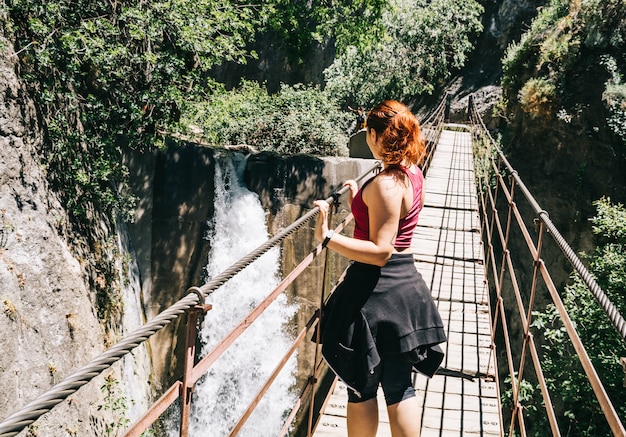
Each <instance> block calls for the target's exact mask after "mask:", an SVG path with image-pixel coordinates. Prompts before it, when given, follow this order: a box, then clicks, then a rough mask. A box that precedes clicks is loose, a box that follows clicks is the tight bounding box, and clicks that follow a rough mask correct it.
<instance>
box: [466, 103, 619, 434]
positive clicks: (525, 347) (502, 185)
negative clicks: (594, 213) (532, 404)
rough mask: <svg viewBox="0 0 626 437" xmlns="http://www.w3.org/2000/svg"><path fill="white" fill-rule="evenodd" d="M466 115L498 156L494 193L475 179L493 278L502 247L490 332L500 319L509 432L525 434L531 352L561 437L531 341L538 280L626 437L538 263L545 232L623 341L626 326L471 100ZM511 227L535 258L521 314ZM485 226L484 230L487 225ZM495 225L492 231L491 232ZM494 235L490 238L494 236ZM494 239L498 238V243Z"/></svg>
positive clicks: (616, 428) (608, 411)
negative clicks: (514, 324)
mask: <svg viewBox="0 0 626 437" xmlns="http://www.w3.org/2000/svg"><path fill="white" fill-rule="evenodd" d="M468 113H469V114H470V117H471V120H472V123H473V125H474V127H475V133H477V132H479V133H481V134H483V135H484V136H483V138H486V141H487V142H488V143H489V146H488V147H491V148H493V149H494V150H495V154H496V155H497V162H496V159H495V158H494V157H493V156H492V157H490V158H489V162H490V166H491V169H492V171H493V173H494V174H495V176H496V181H495V187H493V191H495V193H496V194H493V193H492V189H491V188H490V187H487V186H484V185H486V184H483V181H482V180H480V179H479V183H480V184H481V206H482V215H483V220H484V221H485V223H483V226H482V230H483V235H484V236H485V239H486V240H487V245H488V253H487V260H488V262H487V265H489V264H490V263H491V264H490V265H491V269H492V271H493V275H494V279H495V275H496V272H497V270H498V269H497V263H496V260H495V250H494V242H497V243H499V244H500V246H501V251H502V260H501V268H500V271H499V274H498V278H497V281H494V282H495V288H496V299H497V300H496V309H495V314H494V318H493V320H494V322H493V323H494V329H493V331H494V332H495V331H496V329H495V328H496V323H497V321H498V320H500V322H501V324H502V327H503V331H504V342H505V346H506V353H507V357H508V360H509V374H510V379H511V385H512V393H513V406H512V416H511V423H510V429H509V433H510V434H511V435H512V434H513V433H514V430H515V428H516V426H515V424H516V423H517V424H518V425H519V431H520V432H521V433H522V435H525V424H524V417H523V413H522V411H523V406H522V404H521V402H520V392H521V383H522V381H523V377H524V366H525V359H526V355H527V353H528V352H529V353H530V355H531V359H532V362H533V366H534V370H535V374H536V377H537V379H538V382H539V385H540V387H541V392H542V396H543V399H544V406H545V408H546V411H547V415H548V420H549V423H550V427H551V429H552V434H553V435H555V436H557V435H560V431H559V429H558V423H557V419H556V415H555V412H554V408H553V405H552V402H551V400H550V394H549V392H548V387H547V383H546V379H545V377H544V375H543V372H542V369H541V363H540V359H539V354H538V352H537V348H536V345H535V343H534V337H533V335H532V333H531V332H530V327H531V326H530V325H531V318H532V312H533V304H534V301H535V294H536V289H537V284H538V280H539V278H541V279H542V280H543V283H544V284H545V286H546V288H547V290H548V291H549V294H550V297H551V299H552V301H553V303H554V305H555V307H556V309H557V311H558V313H559V316H560V318H561V320H562V322H563V325H564V327H565V330H566V332H567V334H568V336H569V338H570V340H571V342H572V344H573V346H574V349H575V351H576V353H577V355H578V358H579V360H580V362H581V364H582V367H583V370H584V372H585V374H586V375H587V378H588V380H589V382H590V384H591V387H592V389H593V391H594V394H595V396H596V398H597V400H598V402H599V404H600V406H601V408H602V411H603V413H604V416H605V418H606V420H607V422H608V424H609V426H610V428H611V430H612V432H613V433H614V434H615V435H619V436H622V435H626V431H625V429H624V426H623V425H622V423H621V421H620V419H619V417H618V416H617V413H616V411H615V408H614V407H613V405H612V404H611V401H610V399H609V398H608V396H607V393H606V391H605V389H604V387H603V385H602V383H601V381H600V379H599V377H598V375H597V373H596V371H595V369H594V367H593V364H592V363H591V360H590V358H589V356H588V354H587V352H586V350H585V348H584V345H583V344H582V341H581V340H580V338H579V336H578V334H577V332H576V329H575V327H574V324H573V322H572V321H571V320H570V318H569V316H568V314H567V311H566V308H565V306H564V305H563V302H562V300H561V298H560V296H559V293H558V291H557V289H556V286H555V285H554V283H553V281H552V278H551V277H550V274H549V272H548V270H547V268H546V265H545V262H544V260H543V259H542V258H541V251H542V245H543V240H544V238H545V236H544V234H545V231H546V230H547V232H548V233H549V234H550V235H551V236H552V237H553V238H554V240H555V242H556V243H557V244H558V246H559V248H560V249H561V251H562V252H563V254H564V255H565V256H566V258H567V259H568V261H570V263H571V265H572V266H573V267H574V268H575V270H576V271H577V272H578V273H579V275H580V276H581V277H582V278H583V280H584V282H585V284H586V285H587V286H588V288H589V290H590V291H591V292H592V294H593V295H594V296H595V297H596V299H597V301H598V302H599V304H600V305H601V307H602V309H603V310H604V311H605V312H606V313H607V315H608V316H609V318H610V320H611V322H612V323H613V326H614V327H615V328H616V329H617V330H618V332H619V333H620V334H621V335H622V338H624V337H625V334H626V324H625V323H624V320H623V318H622V317H621V315H620V314H619V313H618V312H617V310H616V309H615V308H614V306H613V305H612V303H611V302H610V301H609V300H608V298H607V297H606V295H605V294H604V293H603V292H602V290H601V289H600V287H599V286H598V284H597V283H596V282H595V280H594V279H593V278H592V276H591V275H590V274H589V272H588V271H587V270H586V269H585V267H584V266H583V265H582V262H581V261H580V260H579V259H578V257H577V256H576V255H575V254H574V252H573V250H572V249H571V248H570V247H569V245H568V244H567V243H566V242H565V240H564V238H563V237H562V236H561V235H560V233H559V232H558V230H557V229H556V227H555V226H554V224H553V223H552V222H551V221H550V219H549V216H548V213H547V212H546V211H545V210H543V209H541V207H540V206H539V204H538V203H537V202H536V200H535V199H534V198H533V197H532V195H531V194H530V192H529V191H528V189H527V188H526V186H525V185H524V184H523V182H522V181H521V179H520V178H519V176H518V174H517V172H516V171H515V170H514V169H513V168H512V166H511V165H510V164H509V162H508V161H507V160H506V158H505V156H504V154H503V153H502V151H501V150H500V149H499V148H498V147H497V144H496V143H495V141H494V140H493V138H492V137H491V135H490V134H489V132H488V131H487V130H486V128H485V125H484V124H483V122H482V119H481V117H480V115H479V114H478V111H477V109H476V107H475V105H474V104H473V101H472V100H471V99H470V108H469V109H468ZM502 165H504V166H505V169H504V170H506V171H507V172H508V173H509V174H510V177H509V180H510V186H507V183H506V182H505V177H504V176H503V173H504V171H503V169H502ZM516 188H517V191H519V192H520V193H521V194H522V195H523V196H524V198H525V199H526V200H527V201H528V202H529V203H530V205H531V207H532V209H533V210H534V212H535V214H536V215H537V219H536V223H538V226H539V235H538V241H537V244H536V245H535V243H534V242H533V240H532V238H531V236H530V233H529V232H528V229H527V227H526V225H525V224H524V221H523V218H522V216H521V213H520V211H519V209H518V208H517V205H516V203H515V200H514V196H515V189H516ZM500 190H501V191H502V193H503V194H504V196H505V199H504V200H505V201H506V203H507V204H508V215H507V220H506V225H505V228H504V229H503V227H502V224H501V222H500V218H499V215H498V209H497V206H496V205H497V203H496V200H497V193H498V192H499V191H500ZM513 222H515V223H517V225H518V227H519V230H520V231H521V233H522V236H523V238H524V241H525V242H526V245H527V247H528V250H529V252H530V254H531V256H532V258H533V275H532V283H531V292H530V296H529V299H528V301H529V303H528V308H527V309H526V310H525V309H524V303H523V299H522V294H521V290H520V289H519V286H518V281H517V278H516V275H515V270H514V267H513V262H512V258H511V254H510V251H509V247H508V246H509V236H510V231H511V227H512V224H513ZM487 224H488V226H487ZM494 226H495V229H494ZM495 231H497V233H495V234H494V232H495ZM496 237H497V239H496ZM507 273H508V274H509V279H510V283H511V286H512V288H513V292H514V295H515V299H516V302H517V306H518V312H519V316H520V319H521V321H522V325H523V330H524V339H523V344H522V350H521V357H520V363H519V368H518V371H517V372H516V371H515V368H514V366H513V352H512V348H511V344H510V340H509V332H508V326H507V321H506V318H507V316H506V314H507V313H506V312H505V306H504V300H503V296H502V290H503V288H504V278H505V276H506V274H507Z"/></svg>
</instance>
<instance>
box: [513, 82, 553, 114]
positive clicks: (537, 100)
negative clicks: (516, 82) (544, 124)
mask: <svg viewBox="0 0 626 437" xmlns="http://www.w3.org/2000/svg"><path fill="white" fill-rule="evenodd" d="M518 98H519V102H520V105H521V107H522V110H523V111H524V112H525V113H527V114H529V115H530V116H531V117H533V118H540V119H548V118H550V117H551V116H552V115H553V114H554V108H555V106H556V100H557V97H556V89H555V86H554V85H553V84H552V83H550V82H549V81H548V80H546V79H543V78H533V79H530V80H528V81H527V82H526V83H525V84H524V86H523V87H522V89H521V90H520V92H519V95H518Z"/></svg>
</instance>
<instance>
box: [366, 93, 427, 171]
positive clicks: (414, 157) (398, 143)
mask: <svg viewBox="0 0 626 437" xmlns="http://www.w3.org/2000/svg"><path fill="white" fill-rule="evenodd" d="M367 129H374V130H375V131H376V134H377V136H378V138H379V140H380V142H381V150H380V155H381V159H382V160H383V162H385V163H386V164H387V165H400V164H404V165H406V166H407V167H408V166H410V165H412V164H418V165H420V164H421V163H422V161H423V159H424V152H425V144H424V139H423V138H422V135H421V129H420V126H419V122H418V121H417V117H415V115H413V113H412V112H411V111H409V108H407V107H406V106H405V105H404V104H402V103H400V102H398V101H396V100H385V101H383V102H381V103H379V104H378V105H376V106H375V107H374V109H372V110H371V111H370V112H369V114H368V116H367Z"/></svg>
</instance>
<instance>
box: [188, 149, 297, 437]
mask: <svg viewBox="0 0 626 437" xmlns="http://www.w3.org/2000/svg"><path fill="white" fill-rule="evenodd" d="M217 160H218V162H217V163H216V169H215V187H216V188H215V191H216V192H215V201H214V203H215V205H214V206H215V208H214V210H215V211H214V217H213V220H212V221H211V222H210V223H209V230H208V232H207V239H209V241H210V242H211V251H210V254H209V259H208V263H207V265H206V276H207V279H210V278H212V277H214V276H215V275H217V274H219V273H221V272H222V271H224V270H225V269H226V268H228V267H230V266H231V265H232V264H233V263H235V262H237V261H238V260H239V259H241V258H242V257H243V256H245V255H246V254H248V253H249V252H251V251H252V250H254V249H255V248H257V247H258V246H259V245H261V244H262V243H264V242H265V241H266V240H267V239H268V238H269V235H268V231H267V228H266V213H265V212H264V210H263V208H262V206H261V202H260V200H259V198H258V196H257V195H256V194H255V193H252V192H251V191H249V190H248V189H247V188H246V187H245V186H244V184H243V182H242V180H241V179H242V175H243V170H244V168H245V157H244V156H243V155H241V154H234V155H228V156H221V157H217ZM279 261H280V252H279V248H277V247H276V248H273V249H272V250H270V251H269V252H267V253H266V254H264V255H263V256H262V257H260V258H259V259H257V260H256V261H255V262H254V263H253V264H251V265H250V266H248V267H246V268H245V269H244V270H242V271H241V272H240V273H239V274H237V275H236V276H235V277H234V278H232V279H231V280H229V281H228V282H227V283H226V284H224V285H223V286H221V287H220V288H218V289H217V290H215V291H214V292H213V293H211V294H210V295H209V296H208V298H207V303H210V304H212V305H213V309H212V310H210V311H209V312H208V313H207V314H206V316H205V318H204V321H203V324H202V327H201V333H200V339H201V342H202V349H201V355H202V356H204V355H206V354H207V353H208V352H209V351H210V350H211V349H212V348H213V347H214V346H215V345H216V344H217V343H219V341H220V340H221V339H222V338H223V337H224V336H225V335H226V334H228V333H229V332H230V331H231V330H232V329H233V328H234V327H235V326H236V325H237V324H238V323H239V322H241V320H243V318H244V317H245V316H246V315H247V314H248V313H249V312H250V311H251V310H252V309H253V308H254V307H255V306H256V305H257V304H258V303H259V302H260V301H261V300H263V299H264V298H265V297H266V296H267V295H268V294H269V293H270V292H271V291H272V290H273V289H274V288H275V287H276V285H278V283H279V282H280V278H279V276H278V271H279ZM294 313H295V307H294V306H293V305H289V304H288V303H287V299H286V297H285V296H284V294H283V295H281V296H280V297H279V298H278V299H277V300H276V301H275V302H274V303H273V304H272V305H270V307H269V308H268V309H267V310H266V311H265V312H264V313H263V314H262V315H261V316H260V317H259V318H258V319H257V320H256V321H255V322H254V323H253V324H252V326H251V327H250V328H249V329H248V330H247V331H246V332H245V333H244V334H243V335H242V336H241V337H240V338H239V339H238V340H237V341H236V342H235V343H234V344H233V346H231V347H230V348H229V349H228V350H227V351H226V352H225V353H224V355H222V357H220V359H218V360H217V361H216V362H215V363H214V364H213V366H212V367H211V369H210V370H209V372H208V373H207V374H206V375H205V376H204V377H203V378H201V379H200V380H199V381H198V384H197V385H196V389H195V392H194V398H193V401H192V412H191V419H190V436H191V437H221V436H225V435H228V433H229V431H230V429H231V428H232V427H233V426H234V425H235V424H236V423H237V421H238V420H239V418H240V416H241V415H242V414H243V412H244V411H245V410H246V408H247V407H248V405H249V404H250V402H251V401H252V399H254V397H255V396H256V394H257V393H258V391H259V390H260V388H261V387H262V385H263V384H264V383H265V380H266V379H267V376H268V375H269V374H270V373H271V372H272V371H273V370H274V368H275V367H276V365H277V364H278V362H279V360H281V359H282V357H283V356H284V354H285V352H286V350H287V348H288V347H289V346H290V345H291V343H292V341H293V340H292V335H290V334H289V333H288V328H287V322H288V321H289V320H290V319H291V317H292V316H293V315H294ZM295 368H296V362H295V357H293V358H292V359H291V360H290V361H289V363H288V364H287V365H286V367H285V368H284V369H283V371H282V372H281V375H280V376H279V379H278V380H277V381H276V382H274V384H273V386H272V388H270V390H269V391H268V393H267V394H266V395H265V397H264V398H263V400H262V401H261V403H260V404H259V405H258V406H257V408H256V409H255V412H254V413H253V414H252V416H251V417H250V418H249V419H248V422H247V423H246V425H245V426H244V428H243V429H242V431H241V433H240V434H239V435H241V436H255V437H256V436H272V435H276V434H278V433H279V432H280V430H281V429H282V427H283V422H284V420H285V417H286V415H287V414H288V413H289V412H290V411H291V408H292V407H293V405H294V404H295V400H296V394H294V393H292V386H293V382H294V379H295V376H294V375H295Z"/></svg>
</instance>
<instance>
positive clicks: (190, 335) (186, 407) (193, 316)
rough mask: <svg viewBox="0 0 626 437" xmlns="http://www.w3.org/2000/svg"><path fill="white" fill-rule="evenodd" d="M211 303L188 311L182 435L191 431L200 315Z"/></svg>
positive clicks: (181, 421) (182, 397)
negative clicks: (194, 367) (190, 414)
mask: <svg viewBox="0 0 626 437" xmlns="http://www.w3.org/2000/svg"><path fill="white" fill-rule="evenodd" d="M211 308H212V306H211V305H197V306H195V307H193V308H190V309H189V311H187V338H186V346H185V364H184V373H183V381H182V382H183V383H182V385H181V387H180V399H181V412H180V437H187V436H188V433H189V412H190V410H191V395H192V393H193V388H194V382H193V379H192V378H193V366H194V363H195V358H196V334H197V323H198V315H199V314H200V313H206V312H207V311H209V310H210V309H211Z"/></svg>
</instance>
